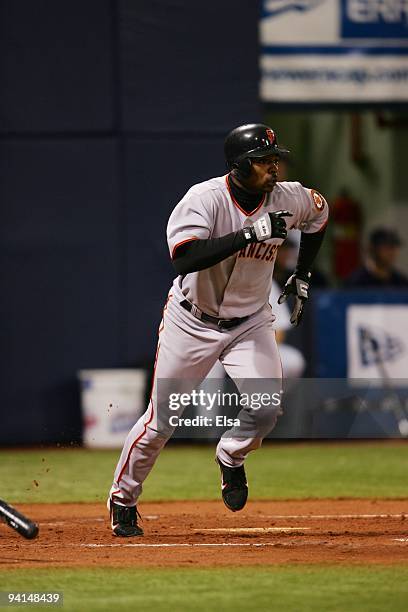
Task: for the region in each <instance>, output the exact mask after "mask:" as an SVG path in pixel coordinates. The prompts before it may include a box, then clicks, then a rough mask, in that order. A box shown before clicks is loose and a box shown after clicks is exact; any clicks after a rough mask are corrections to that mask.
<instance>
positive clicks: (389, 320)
mask: <svg viewBox="0 0 408 612" xmlns="http://www.w3.org/2000/svg"><path fill="white" fill-rule="evenodd" d="M346 330H347V373H348V377H349V378H353V379H359V378H365V379H367V378H369V379H371V380H375V379H387V378H392V379H396V378H398V379H404V380H405V381H406V384H408V305H406V304H374V305H370V304H358V305H357V304H355V305H352V306H349V307H348V309H347V317H346Z"/></svg>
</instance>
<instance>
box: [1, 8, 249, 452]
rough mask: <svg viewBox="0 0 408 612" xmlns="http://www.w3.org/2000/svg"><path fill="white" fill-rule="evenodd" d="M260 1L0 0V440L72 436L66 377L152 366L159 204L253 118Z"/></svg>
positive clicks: (200, 174) (163, 275) (161, 267)
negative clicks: (229, 135)
mask: <svg viewBox="0 0 408 612" xmlns="http://www.w3.org/2000/svg"><path fill="white" fill-rule="evenodd" d="M257 19H258V3H257V2H254V0H239V2H237V1H236V0H224V1H223V2H219V1H218V0H210V1H208V2H206V3H195V2H191V0H156V1H152V0H132V1H130V0H112V1H108V0H59V1H58V2H55V1H53V0H37V1H36V2H32V0H0V58H1V60H0V91H1V95H0V202H1V209H2V215H1V219H2V221H1V225H0V259H1V261H0V278H1V301H0V326H1V351H0V360H1V363H0V389H1V398H2V401H1V406H0V444H29V443H34V444H40V443H51V442H55V441H61V442H70V441H78V440H79V439H80V431H81V423H80V411H79V394H78V385H77V382H76V373H77V371H78V370H80V369H82V368H105V367H127V366H134V365H140V364H149V363H150V361H151V359H152V356H153V355H154V351H155V343H156V331H157V326H158V323H159V320H160V316H161V309H162V305H163V301H164V299H165V296H166V294H167V291H168V288H169V284H170V282H171V280H172V278H173V271H172V267H171V264H170V262H169V257H168V253H167V246H166V243H165V226H166V222H167V218H168V215H169V213H170V211H171V209H172V208H173V207H174V205H175V204H176V203H177V201H178V200H179V199H180V197H181V196H182V195H183V193H184V192H185V191H186V190H187V189H188V187H189V186H190V185H191V184H193V183H195V182H198V181H200V180H204V179H206V178H208V177H209V176H214V175H219V174H222V173H223V172H224V165H223V157H222V141H223V136H224V134H225V133H226V132H227V131H228V130H230V129H231V128H232V127H234V126H236V125H238V124H240V123H243V122H246V121H252V120H257V119H258V118H259V114H258V113H259V109H258V101H257V86H258V49H257Z"/></svg>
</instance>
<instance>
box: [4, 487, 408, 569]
mask: <svg viewBox="0 0 408 612" xmlns="http://www.w3.org/2000/svg"><path fill="white" fill-rule="evenodd" d="M18 509H19V510H21V511H22V512H24V513H25V514H27V515H28V516H30V517H31V518H33V519H34V520H36V521H37V522H38V523H39V525H40V535H39V537H38V538H37V539H36V540H32V541H28V540H24V539H23V538H21V537H20V536H19V535H18V534H17V533H15V532H14V531H12V530H11V529H10V528H9V527H7V526H6V525H3V524H2V525H0V567H1V568H3V569H5V568H12V567H13V568H15V567H73V566H82V567H85V566H86V567H96V566H113V567H115V566H120V567H124V566H138V567H148V566H154V567H170V566H188V567H193V566H206V567H211V566H221V565H258V564H259V565H268V564H276V563H279V564H282V563H308V564H310V563H324V562H329V563H338V564H353V563H359V564H369V563H381V564H392V563H404V562H406V561H408V500H383V499H382V500H375V499H372V500H369V499H361V500H357V499H353V500H351V499H336V500H327V499H326V500H302V501H289V500H288V501H250V502H249V503H248V504H247V506H246V508H245V509H244V510H243V511H242V512H240V513H236V514H233V513H231V512H228V511H227V510H226V509H224V507H223V505H222V503H221V501H202V502H197V501H194V502H192V501H184V502H162V503H142V504H140V508H139V509H140V511H141V514H142V516H143V521H142V522H141V525H142V527H143V529H144V531H145V536H144V537H141V538H140V537H139V538H129V539H123V538H116V537H114V536H113V535H112V533H111V531H110V527H109V524H108V520H107V511H106V509H105V507H104V505H103V504H38V505H28V504H19V505H18Z"/></svg>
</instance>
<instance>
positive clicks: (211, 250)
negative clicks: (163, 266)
mask: <svg viewBox="0 0 408 612" xmlns="http://www.w3.org/2000/svg"><path fill="white" fill-rule="evenodd" d="M247 244H248V240H247V238H245V235H244V230H239V231H238V232H232V233H231V234H226V235H225V236H221V238H208V239H207V240H191V241H190V242H186V243H185V244H182V245H180V246H179V247H178V248H177V249H176V252H175V254H174V258H173V266H174V268H175V270H176V272H177V274H181V275H184V274H189V273H190V272H198V270H205V268H210V267H211V266H215V264H217V263H219V262H220V261H222V260H223V259H226V258H227V257H230V255H233V254H234V253H236V252H237V251H239V250H240V249H243V248H244V247H245V246H246V245H247Z"/></svg>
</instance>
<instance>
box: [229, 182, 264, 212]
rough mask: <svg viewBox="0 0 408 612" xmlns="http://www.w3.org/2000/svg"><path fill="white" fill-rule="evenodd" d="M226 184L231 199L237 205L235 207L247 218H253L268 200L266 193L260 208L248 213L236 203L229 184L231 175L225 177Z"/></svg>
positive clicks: (259, 205)
mask: <svg viewBox="0 0 408 612" xmlns="http://www.w3.org/2000/svg"><path fill="white" fill-rule="evenodd" d="M225 182H226V183H227V189H228V193H229V194H230V198H231V200H232V201H233V203H234V204H235V206H236V207H237V208H238V209H239V210H240V211H241V212H242V213H243V214H244V215H246V216H247V217H251V216H252V215H254V214H255V213H256V212H257V211H258V210H259V209H260V208H261V206H262V205H263V203H264V202H265V199H266V194H265V193H264V195H263V196H262V199H261V201H260V202H259V204H258V206H257V207H256V208H254V210H251V212H248V211H246V210H244V209H243V208H241V206H240V205H239V204H238V202H237V201H236V199H235V198H234V196H233V195H232V191H231V187H230V184H229V175H227V176H226V177H225Z"/></svg>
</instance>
